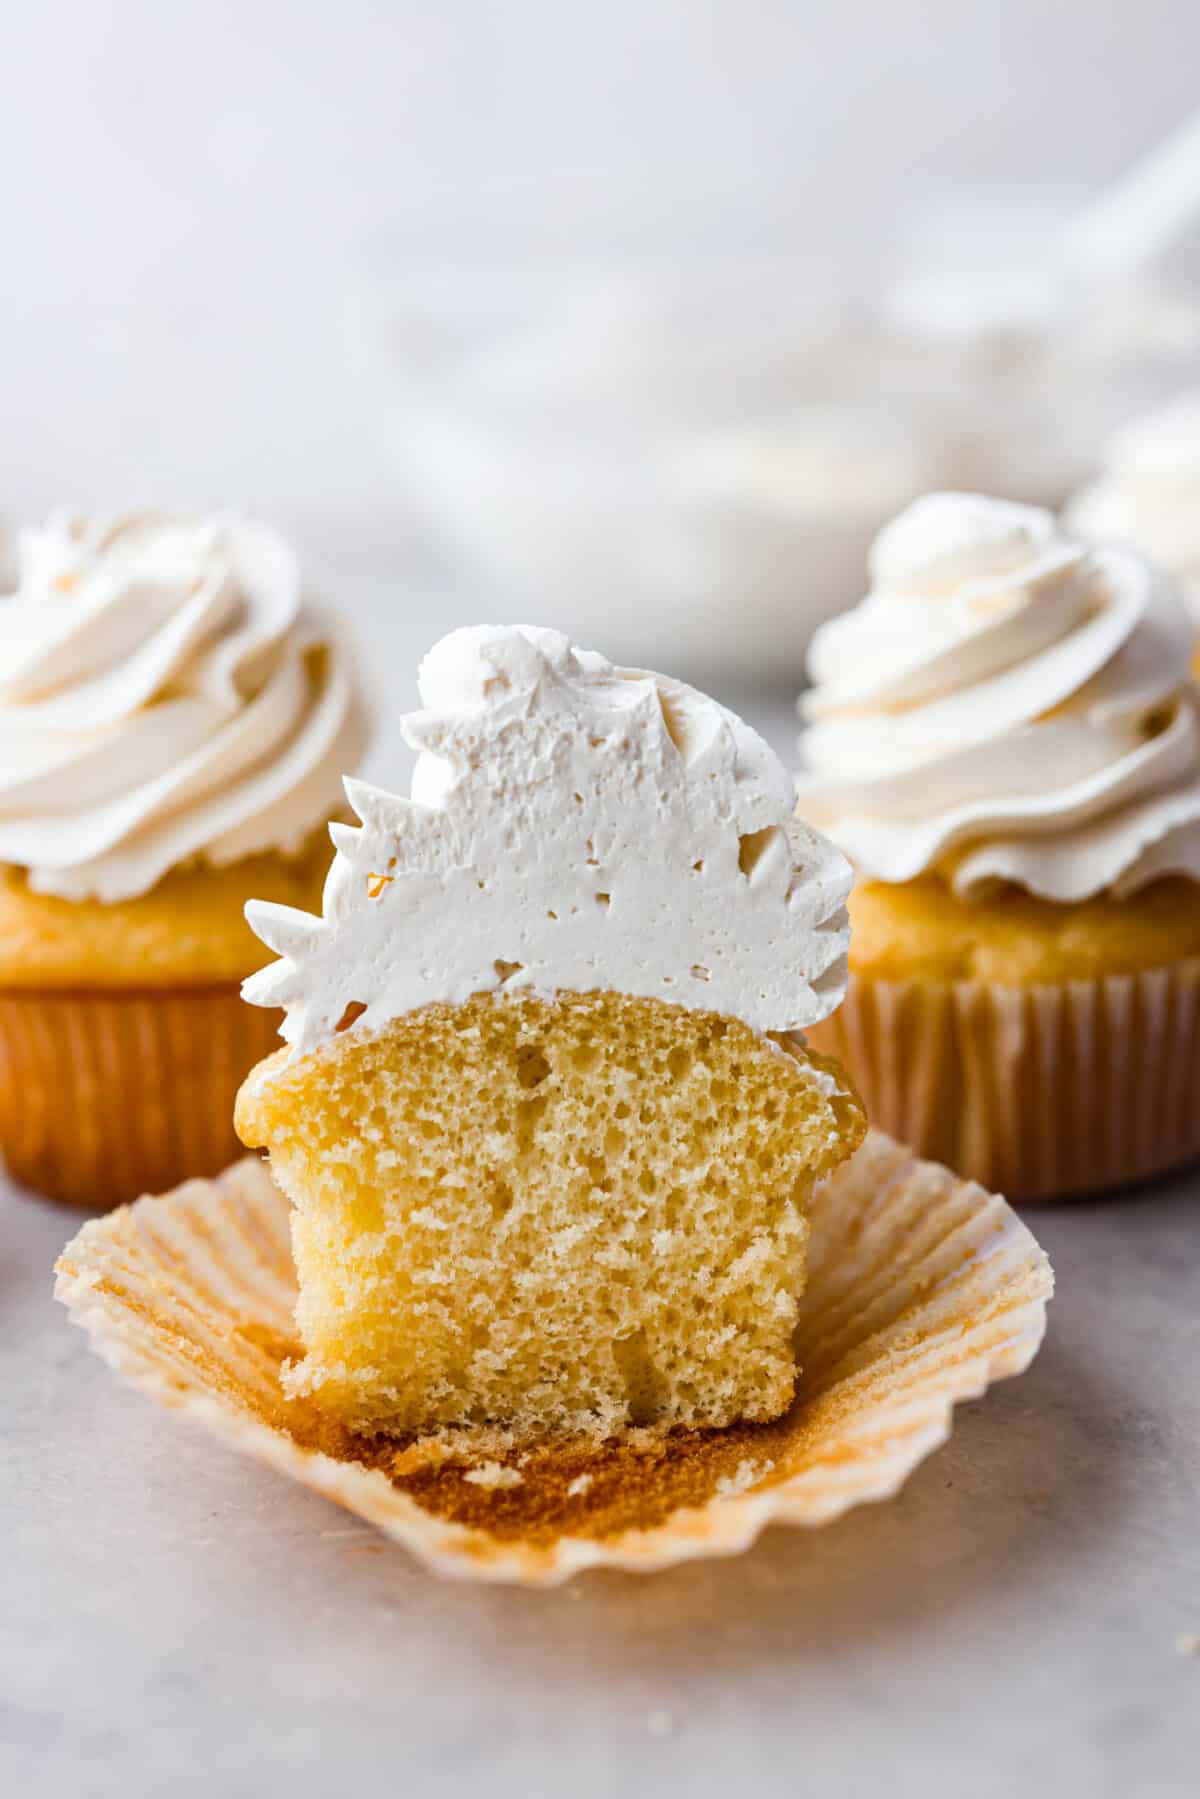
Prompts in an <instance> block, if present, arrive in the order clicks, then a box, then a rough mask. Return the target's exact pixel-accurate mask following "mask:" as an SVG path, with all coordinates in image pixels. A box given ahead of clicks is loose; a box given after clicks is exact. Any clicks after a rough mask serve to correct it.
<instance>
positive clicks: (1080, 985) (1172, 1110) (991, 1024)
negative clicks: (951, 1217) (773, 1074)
mask: <svg viewBox="0 0 1200 1799" xmlns="http://www.w3.org/2000/svg"><path fill="white" fill-rule="evenodd" d="M807 1036H808V1039H809V1041H810V1042H811V1043H812V1045H813V1047H814V1048H816V1049H820V1050H823V1051H824V1052H826V1053H827V1054H829V1055H832V1056H836V1057H837V1058H838V1060H839V1061H841V1062H842V1063H844V1064H845V1066H846V1068H847V1070H848V1071H849V1073H850V1075H851V1077H852V1079H853V1080H854V1083H855V1085H856V1086H857V1088H858V1090H859V1092H860V1093H861V1095H862V1098H863V1102H864V1104H865V1106H866V1108H867V1116H868V1117H869V1118H870V1119H871V1120H872V1122H873V1123H875V1124H876V1125H878V1126H879V1127H880V1128H881V1129H883V1130H887V1131H890V1132H891V1133H892V1134H893V1135H894V1136H896V1137H899V1138H901V1139H902V1140H903V1141H904V1142H906V1143H910V1144H912V1145H913V1146H914V1147H915V1148H916V1150H917V1151H918V1152H919V1153H920V1154H922V1155H925V1156H929V1157H933V1158H935V1159H936V1160H938V1161H942V1162H946V1163H947V1164H949V1166H950V1167H952V1168H957V1169H960V1170H961V1171H962V1173H964V1174H966V1175H969V1176H971V1177H972V1178H973V1179H975V1180H978V1181H981V1182H982V1183H983V1184H984V1185H985V1186H988V1187H992V1188H996V1189H998V1190H999V1191H1001V1192H1003V1193H1005V1194H1006V1195H1007V1196H1008V1197H1009V1198H1010V1199H1014V1200H1020V1201H1026V1200H1042V1199H1058V1198H1067V1197H1071V1196H1075V1195H1080V1194H1086V1193H1091V1192H1098V1191H1102V1190H1105V1189H1108V1188H1113V1187H1120V1186H1124V1185H1126V1184H1128V1183H1129V1182H1132V1181H1139V1180H1146V1179H1148V1178H1149V1177H1151V1176H1152V1175H1156V1174H1161V1173H1164V1172H1165V1171H1166V1170H1168V1169H1170V1168H1174V1167H1179V1166H1182V1165H1183V1164H1185V1163H1187V1162H1190V1161H1193V1160H1194V1159H1195V1158H1197V1157H1198V1156H1200V961H1195V960H1189V961H1185V962H1181V963H1179V964H1178V965H1177V966H1175V967H1173V968H1163V969H1154V970H1151V971H1150V972H1147V973H1143V974H1136V975H1112V976H1108V977H1107V978H1105V979H1101V980H1088V981H1071V982H1064V983H1063V984H1061V985H1059V986H1051V985H1046V986H1029V987H999V986H988V985H985V984H983V983H980V982H976V981H960V982H955V983H949V982H942V983H934V982H923V981H916V980H911V981H880V980H871V979H865V978H863V977H862V976H859V975H851V977H850V983H849V987H848V990H847V993H846V998H845V1001H844V1003H843V1004H842V1006H841V1007H840V1009H839V1010H838V1011H837V1012H835V1013H834V1015H833V1017H832V1018H829V1019H826V1020H825V1021H824V1023H822V1024H820V1025H818V1026H816V1027H815V1028H814V1029H812V1030H810V1031H809V1032H808V1033H807Z"/></svg>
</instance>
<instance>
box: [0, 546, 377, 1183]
mask: <svg viewBox="0 0 1200 1799" xmlns="http://www.w3.org/2000/svg"><path fill="white" fill-rule="evenodd" d="M365 734H366V721H365V712H364V708H363V704H362V701H361V698H360V694H359V691H358V688H357V684H356V681H355V678H354V675H353V672H352V670H351V667H350V664H349V659H348V656H347V652H346V650H345V648H344V646H343V645H342V644H341V642H340V641H339V640H338V637H337V635H336V633H335V632H334V631H333V630H332V628H331V626H330V625H329V622H328V621H327V620H325V619H323V618H322V617H320V616H319V615H318V614H317V613H316V612H314V611H313V609H312V608H311V607H310V606H309V605H308V604H307V603H306V602H305V598H304V594H303V588H302V583H301V579H300V573H299V568H298V564H297V561H296V558H295V556H294V555H293V553H292V551H291V550H290V549H289V547H288V545H287V544H286V543H284V542H283V541H282V540H281V539H280V538H279V537H278V536H277V535H276V534H275V533H274V532H273V531H270V530H268V529H267V528H266V527H265V526H263V525H261V524H257V523H252V522H250V521H245V520H242V519H238V518H233V517H217V518H212V519H194V518H177V517H166V516H158V515H141V516H130V517H93V518H83V517H74V516H70V515H67V514H59V515H56V516H54V517H52V518H51V519H50V521H49V522H48V523H47V524H46V525H45V526H44V527H42V528H41V529H37V530H29V531H25V532H23V533H20V534H18V540H17V585H16V588H15V591H14V592H12V593H11V594H10V595H7V596H5V597H4V598H2V599H0V1153H2V1155H3V1158H4V1160H5V1162H6V1163H7V1165H8V1168H9V1171H10V1173H11V1174H13V1175H14V1176H15V1177H16V1178H17V1179H19V1180H21V1181H23V1182H24V1183H26V1184H27V1185H29V1186H31V1187H34V1188H36V1189H38V1190H40V1191H41V1192H43V1193H46V1194H48V1195H50V1196H52V1197H54V1198H57V1199H63V1200H70V1201H75V1202H77V1203H81V1204H86V1205H94V1206H105V1205H112V1204H116V1203H118V1202H120V1201H122V1200H126V1199H131V1198H133V1197H135V1196H136V1195H137V1194H138V1193H140V1192H143V1191H154V1190H158V1189H161V1188H164V1187H166V1186H169V1185H170V1184H171V1182H173V1181H179V1180H182V1179H184V1178H186V1177H187V1176H189V1175H203V1174H211V1173H215V1172H216V1171H217V1170H219V1169H220V1168H221V1167H222V1166H223V1165H224V1164H225V1163H226V1162H228V1161H229V1160H230V1159H231V1157H232V1156H233V1155H234V1154H235V1153H236V1150H237V1142H236V1138H235V1137H234V1134H233V1129H232V1123H231V1110H232V1104H233V1098H234V1094H235V1093H236V1091H237V1087H238V1085H239V1082H240V1081H241V1079H242V1077H243V1076H244V1075H245V1073H246V1071H247V1069H248V1068H250V1067H251V1066H252V1065H253V1064H254V1063H255V1062H256V1061H257V1060H258V1059H259V1058H260V1057H261V1056H262V1055H263V1054H264V1053H265V1052H266V1050H267V1049H268V1048H269V1047H270V1045H271V1042H272V1039H273V1037H274V1032H275V1029H276V1026H277V1023H278V1019H277V1018H273V1017H271V1016H270V1015H266V1014H263V1013H261V1012H258V1011H256V1010H255V1009H254V1008H251V1007H247V1006H244V1005H243V1003H242V1002H241V1000H240V997H239V988H240V983H241V981H242V980H243V979H244V978H245V977H246V976H247V975H248V974H250V973H252V972H253V971H254V969H255V968H257V967H259V966H260V965H261V963H262V962H263V961H264V960H266V956H265V954H264V952H263V950H262V947H261V945H260V944H259V943H258V941H257V939H256V938H255V937H254V936H253V934H252V933H251V931H250V930H249V928H248V926H247V925H246V923H245V920H244V918H243V915H242V909H243V906H244V904H245V901H246V900H247V899H248V898H249V897H250V896H251V895H252V894H253V895H256V896H260V897H261V896H262V894H263V893H264V891H269V892H270V893H271V894H272V895H273V896H274V897H275V898H277V899H278V900H280V901H286V902H289V903H292V904H298V905H314V904H319V901H320V894H321V890H322V886H323V883H324V877H325V872H326V869H327V867H328V864H329V861H330V859H331V856H332V850H331V848H330V845H329V841H328V833H327V831H326V828H325V827H326V825H327V823H328V821H329V820H330V818H331V817H333V816H335V815H336V814H337V813H338V812H339V811H340V809H341V807H342V797H341V776H342V773H343V771H344V770H345V768H346V767H348V766H353V765H354V764H355V763H356V762H357V760H358V759H359V758H360V756H361V754H362V752H363V749H364V746H365Z"/></svg>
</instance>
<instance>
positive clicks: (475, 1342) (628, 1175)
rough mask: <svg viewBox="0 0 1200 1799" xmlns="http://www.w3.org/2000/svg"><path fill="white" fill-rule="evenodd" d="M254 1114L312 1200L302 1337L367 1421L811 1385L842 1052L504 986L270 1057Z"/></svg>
mask: <svg viewBox="0 0 1200 1799" xmlns="http://www.w3.org/2000/svg"><path fill="white" fill-rule="evenodd" d="M236 1121H237V1128H238V1131H239V1134H240V1135H241V1137H242V1139H243V1141H244V1142H245V1143H247V1144H248V1145H250V1146H251V1147H264V1148H267V1149H268V1150H269V1152H270V1160H271V1169H272V1173H273V1174H274V1176H275V1178H276V1180H277V1181H278V1183H279V1185H280V1186H281V1188H282V1189H283V1191H284V1192H285V1193H286V1194H287V1195H288V1197H289V1198H290V1200H291V1201H292V1203H293V1206H294V1211H293V1223H292V1229H293V1244H294V1251H295V1258H296V1269H297V1275H298V1279H299V1287H300V1297H299V1303H298V1309H297V1325H298V1329H299V1333H300V1337H301V1341H302V1342H303V1344H304V1349H305V1354H304V1357H303V1359H302V1360H301V1361H300V1362H299V1363H298V1364H296V1365H294V1366H293V1367H292V1368H291V1370H290V1373H289V1375H288V1377H287V1381H288V1385H289V1389H290V1391H291V1392H292V1393H293V1394H297V1395H298V1394H311V1395H312V1396H313V1397H314V1398H315V1399H316V1400H317V1402H318V1403H319V1404H320V1405H321V1406H322V1407H323V1408H325V1409H326V1410H327V1411H329V1412H330V1413H332V1414H334V1415H335V1416H337V1417H338V1418H339V1419H340V1420H341V1421H342V1422H343V1423H345V1424H347V1425H348V1426H349V1427H350V1428H352V1429H354V1430H357V1431H362V1432H381V1433H385V1434H390V1435H394V1436H407V1435H409V1434H416V1433H429V1432H432V1431H437V1430H440V1429H446V1428H448V1427H458V1428H466V1429H468V1430H477V1431H478V1430H486V1429H492V1430H497V1429H498V1430H501V1431H505V1432H507V1433H510V1434H511V1436H512V1437H514V1438H516V1439H522V1438H537V1437H545V1436H548V1435H559V1434H563V1433H575V1432H583V1433H587V1434H589V1435H592V1436H607V1435H611V1434H613V1433H615V1432H618V1431H621V1430H623V1429H626V1428H628V1427H631V1426H654V1427H668V1426H674V1425H688V1426H717V1425H724V1424H727V1423H730V1422H732V1421H733V1420H735V1419H746V1420H765V1419H769V1418H772V1417H775V1416H777V1415H778V1414H779V1413H780V1412H782V1411H783V1410H784V1409H785V1408H786V1407H787V1405H788V1404H789V1402H790V1400H791V1397H792V1389H793V1383H794V1378H795V1361H794V1354H793V1348H792V1331H793V1327H794V1324H795V1319H796V1300H797V1295H798V1294H799V1292H800V1290H801V1288H802V1285H803V1270H804V1252H805V1240H806V1235H807V1223H806V1216H805V1214H806V1208H807V1204H808V1200H809V1196H810V1194H811V1191H812V1187H813V1184H814V1182H815V1181H816V1180H817V1179H818V1178H820V1177H821V1176H823V1175H826V1174H828V1173H830V1172H831V1171H832V1170H833V1169H834V1168H835V1167H836V1166H837V1165H838V1164H839V1163H840V1162H841V1161H843V1160H844V1159H845V1158H846V1157H847V1156H848V1155H849V1154H850V1153H851V1151H852V1150H853V1149H854V1148H855V1147H856V1146H857V1144H858V1142H859V1141H860V1139H861V1137H862V1135H863V1132H864V1129H865V1121H864V1118H863V1113H862V1107H861V1105H860V1103H859V1101H858V1099H857V1096H856V1095H855V1094H854V1093H853V1092H852V1090H851V1089H850V1086H849V1083H848V1081H847V1080H846V1078H845V1076H844V1075H843V1074H842V1073H841V1070H840V1069H839V1068H838V1067H837V1065H836V1064H835V1063H831V1062H830V1061H828V1060H827V1059H825V1058H822V1057H819V1056H817V1055H815V1054H813V1053H811V1052H807V1051H805V1050H804V1049H802V1048H800V1047H799V1046H798V1045H795V1044H793V1043H791V1042H790V1040H780V1041H779V1042H776V1041H774V1040H771V1039H767V1038H764V1037H762V1036H760V1035H759V1034H757V1033H756V1032H754V1031H752V1030H751V1029H750V1028H749V1027H748V1026H746V1025H743V1024H741V1023H738V1022H737V1021H735V1020H732V1019H728V1018H724V1017H718V1016H716V1015H714V1014H710V1013H698V1012H692V1011H687V1010H684V1009H682V1008H680V1007H676V1006H671V1005H668V1004H666V1003H664V1002H661V1001H658V1000H647V999H634V998H630V997H627V996H624V995H620V994H610V993H590V994H561V995H558V996H557V997H555V998H553V999H546V998H540V997H537V996H534V995H516V996H513V997H505V996H503V995H491V994H482V995H477V996H476V997H474V998H473V999H471V1000H468V1001H467V1002H466V1003H465V1004H463V1005H460V1006H431V1007H428V1008H425V1009H424V1010H422V1011H419V1012H414V1013H410V1014H408V1015H406V1016H403V1017H401V1018H398V1019H395V1020H394V1021H392V1022H391V1023H389V1024H388V1025H387V1026H385V1027H384V1028H383V1029H382V1030H380V1031H379V1032H377V1033H373V1034H362V1033H360V1032H356V1031H353V1030H350V1031H348V1032H347V1033H346V1034H344V1035H342V1036H340V1037H338V1038H336V1039H335V1040H334V1042H333V1043H331V1044H329V1045H327V1046H325V1047H323V1048H322V1049H319V1050H317V1051H315V1052H313V1053H312V1054H310V1055H308V1056H305V1057H302V1058H299V1059H295V1060H289V1058H288V1056H287V1054H286V1053H284V1054H281V1055H279V1056H275V1057H272V1058H270V1059H269V1060H268V1061H267V1062H264V1063H262V1064H260V1066H259V1068H258V1069H256V1070H255V1071H254V1073H253V1074H251V1076H250V1077H249V1079H248V1080H247V1082H246V1084H245V1085H244V1087H243V1088H242V1091H241V1093H240V1095H239V1098H238V1105H237V1120H236Z"/></svg>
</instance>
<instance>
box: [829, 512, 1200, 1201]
mask: <svg viewBox="0 0 1200 1799" xmlns="http://www.w3.org/2000/svg"><path fill="white" fill-rule="evenodd" d="M870 575H871V590H870V592H869V593H868V595H867V597H866V598H865V599H864V600H863V601H862V602H861V604H860V605H858V606H857V607H855V608H854V610H853V611H851V612H849V613H847V614H845V615H844V616H842V617H841V618H839V619H835V620H833V621H832V622H831V623H829V624H828V625H826V626H825V627H824V628H823V629H822V630H820V631H819V632H818V633H817V634H816V637H815V638H814V640H813V644H812V648H811V652H810V657H809V670H810V674H811V677H812V681H813V686H812V689H811V690H810V691H809V692H808V693H807V694H806V695H805V696H804V697H803V698H802V700H801V713H802V716H803V718H804V720H805V722H806V727H807V728H806V730H805V731H804V733H803V736H802V738H801V747H802V755H803V761H804V767H803V770H802V772H801V776H800V780H799V785H798V793H799V810H800V813H801V816H802V817H804V818H806V819H807V820H809V821H810V822H811V823H812V824H814V825H817V826H818V827H819V828H821V829H822V830H824V831H825V832H827V833H828V834H829V835H830V836H831V837H832V838H833V839H834V840H835V841H836V842H837V843H838V844H839V846H840V847H841V848H842V849H843V850H844V851H845V852H846V853H847V854H848V855H849V857H850V859H851V861H852V862H853V863H854V865H855V868H856V877H857V878H856V886H855V890H854V892H853V894H852V896H851V901H850V912H851V921H852V926H853V934H852V938H851V955H850V970H851V974H850V984H849V989H848V993H847V998H846V1001H845V1004H844V1005H843V1006H842V1008H841V1009H840V1011H839V1012H838V1013H837V1014H836V1015H835V1016H834V1017H833V1018H832V1019H830V1020H828V1021H827V1022H825V1023H823V1024H820V1025H818V1026H817V1027H816V1028H815V1029H814V1030H813V1032H812V1033H811V1035H812V1040H813V1042H814V1043H815V1044H816V1045H817V1047H819V1048H822V1049H826V1050H831V1051H833V1052H834V1053H836V1054H837V1055H838V1056H839V1057H841V1059H842V1060H844V1061H845V1063H846V1065H847V1067H848V1069H849V1071H850V1073H851V1075H852V1077H853V1078H854V1079H855V1081H856V1082H857V1084H858V1086H859V1088H860V1090H861V1092H862V1095H863V1098H864V1101H865V1102H866V1105H867V1111H868V1115H869V1116H870V1118H871V1120H872V1122H873V1123H875V1124H877V1125H879V1126H881V1127H882V1128H883V1129H885V1130H888V1131H890V1132H892V1133H893V1134H895V1135H897V1136H900V1137H902V1138H904V1139H905V1140H907V1141H908V1142H910V1143H912V1144H913V1145H914V1146H915V1147H916V1148H917V1149H918V1150H919V1151H920V1152H921V1153H922V1154H924V1155H930V1156H933V1157H935V1158H937V1159H939V1160H941V1161H945V1162H947V1163H949V1164H950V1165H951V1166H953V1167H956V1168H958V1169H959V1170H960V1171H961V1172H963V1173H966V1174H969V1175H972V1176H974V1177H975V1178H977V1179H979V1180H980V1181H983V1182H985V1183H986V1184H989V1185H992V1186H997V1187H1000V1188H1003V1189H1004V1190H1006V1191H1007V1192H1008V1193H1009V1194H1010V1195H1012V1196H1013V1197H1016V1198H1025V1199H1033V1198H1049V1197H1054V1196H1057V1195H1067V1194H1073V1193H1080V1192H1085V1191H1088V1190H1094V1189H1099V1188H1105V1187H1112V1186H1116V1185H1119V1184H1120V1183H1122V1182H1126V1181H1130V1180H1134V1179H1137V1178H1140V1177H1144V1176H1147V1175H1150V1174H1153V1173H1155V1172H1156V1171H1159V1170H1163V1169H1166V1168H1169V1167H1171V1166H1173V1165H1175V1164H1178V1163H1182V1162H1184V1161H1186V1160H1188V1159H1189V1158H1191V1157H1193V1156H1195V1155H1197V1154H1200V728H1198V713H1197V697H1196V693H1195V691H1194V689H1193V686H1192V683H1191V681H1190V679H1189V677H1188V658H1189V654H1190V650H1191V645H1192V639H1193V629H1192V626H1191V624H1190V622H1189V619H1188V617H1187V614H1186V612H1185V610H1184V608H1183V606H1182V605H1181V603H1180V601H1179V598H1178V596H1177V594H1176V592H1175V590H1174V589H1173V587H1171V585H1170V584H1169V583H1168V582H1167V580H1166V579H1165V578H1163V577H1160V576H1158V575H1156V574H1155V573H1154V571H1153V570H1152V569H1151V568H1150V567H1149V566H1148V565H1147V563H1145V562H1144V561H1143V560H1142V559H1141V558H1140V557H1139V556H1138V555H1136V554H1135V553H1134V552H1132V551H1128V550H1126V549H1122V548H1111V547H1100V548H1089V547H1088V546H1086V545H1084V544H1081V543H1079V542H1077V541H1075V540H1074V539H1073V538H1072V537H1070V536H1069V535H1067V534H1066V533H1065V532H1064V531H1063V529H1062V528H1061V527H1060V526H1059V525H1058V524H1057V523H1056V521H1055V519H1054V518H1053V516H1052V515H1051V514H1050V513H1048V512H1044V511H1041V510H1040V509H1038V508H1034V507H1028V506H1017V505H1011V504H1007V503H1003V502H1000V501H997V500H991V499H986V498H983V497H981V496H979V495H974V494H959V493H941V494H932V495H929V496H927V497H926V498H925V499H922V500H919V501H917V502H916V504H915V505H913V506H911V507H909V508H908V510H907V511H905V512H903V513H902V514H901V515H900V516H899V517H898V518H897V519H895V520H894V521H893V522H892V523H891V524H890V525H889V526H888V527H887V528H886V529H885V530H884V531H883V532H882V533H881V534H880V536H879V537H878V538H877V540H876V542H875V545H874V547H873V549H872V552H871V558H870Z"/></svg>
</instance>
